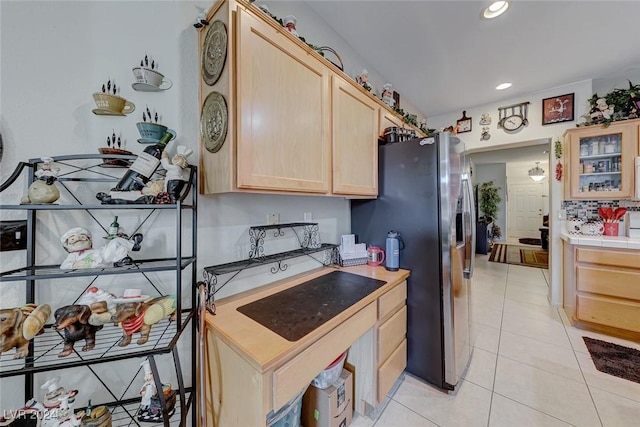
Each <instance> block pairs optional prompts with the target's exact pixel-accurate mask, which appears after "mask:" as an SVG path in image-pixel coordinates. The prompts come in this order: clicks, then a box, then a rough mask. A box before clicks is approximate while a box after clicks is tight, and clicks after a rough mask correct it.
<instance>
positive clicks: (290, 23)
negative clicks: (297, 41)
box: [282, 15, 300, 37]
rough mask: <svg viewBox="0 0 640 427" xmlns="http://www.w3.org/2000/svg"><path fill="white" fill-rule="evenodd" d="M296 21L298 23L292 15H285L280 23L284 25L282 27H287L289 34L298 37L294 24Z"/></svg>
mask: <svg viewBox="0 0 640 427" xmlns="http://www.w3.org/2000/svg"><path fill="white" fill-rule="evenodd" d="M297 23H298V20H297V19H296V17H295V16H293V15H287V16H285V17H284V19H283V20H282V25H284V27H285V28H286V29H287V31H289V32H290V33H291V34H293V35H294V36H296V37H300V36H299V35H298V32H297V31H296V24H297Z"/></svg>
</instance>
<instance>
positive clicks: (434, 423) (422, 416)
mask: <svg viewBox="0 0 640 427" xmlns="http://www.w3.org/2000/svg"><path fill="white" fill-rule="evenodd" d="M391 400H393V401H394V402H396V403H397V404H398V405H400V406H402V407H403V408H406V409H408V410H409V411H411V412H413V413H414V414H416V415H418V416H419V417H420V418H424V419H425V420H427V421H429V422H430V423H431V424H433V425H436V426H438V427H443V426H442V425H440V424H438V423H436V422H435V421H433V420H430V419H429V418H427V417H425V416H424V415H422V414H420V413H418V412H416V411H414V410H413V409H411V408H409V407H408V406H407V405H405V404H403V403H402V402H399V401H397V400H395V399H391ZM387 406H388V404H387ZM379 419H380V417H378V420H379ZM378 420H376V423H377V422H378ZM371 427H375V425H372V426H371ZM407 427H409V426H407Z"/></svg>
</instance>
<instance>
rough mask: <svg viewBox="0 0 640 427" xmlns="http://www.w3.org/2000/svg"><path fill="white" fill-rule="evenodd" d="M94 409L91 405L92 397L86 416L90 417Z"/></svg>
mask: <svg viewBox="0 0 640 427" xmlns="http://www.w3.org/2000/svg"><path fill="white" fill-rule="evenodd" d="M92 409H93V406H91V399H89V403H88V404H87V408H86V410H85V416H87V417H90V416H91V410H92Z"/></svg>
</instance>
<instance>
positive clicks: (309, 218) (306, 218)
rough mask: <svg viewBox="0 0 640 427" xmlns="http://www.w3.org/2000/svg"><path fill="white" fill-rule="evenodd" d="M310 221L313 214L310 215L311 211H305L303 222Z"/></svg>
mask: <svg viewBox="0 0 640 427" xmlns="http://www.w3.org/2000/svg"><path fill="white" fill-rule="evenodd" d="M311 221H313V215H311V212H305V213H304V222H311Z"/></svg>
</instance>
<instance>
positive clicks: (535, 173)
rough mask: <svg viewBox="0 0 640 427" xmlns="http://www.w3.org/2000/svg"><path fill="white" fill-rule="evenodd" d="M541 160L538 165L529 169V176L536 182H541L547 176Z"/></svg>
mask: <svg viewBox="0 0 640 427" xmlns="http://www.w3.org/2000/svg"><path fill="white" fill-rule="evenodd" d="M539 165H540V162H536V167H535V168H531V169H529V178H531V179H532V180H534V181H535V182H540V181H542V180H543V179H544V178H545V175H544V169H542V168H541V167H540V166H539Z"/></svg>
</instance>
